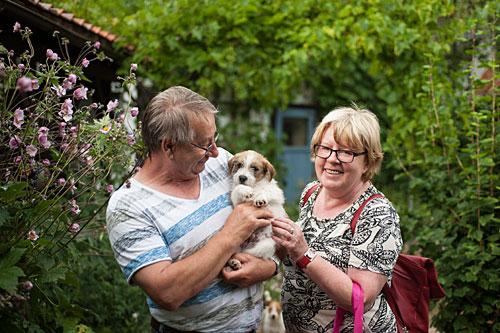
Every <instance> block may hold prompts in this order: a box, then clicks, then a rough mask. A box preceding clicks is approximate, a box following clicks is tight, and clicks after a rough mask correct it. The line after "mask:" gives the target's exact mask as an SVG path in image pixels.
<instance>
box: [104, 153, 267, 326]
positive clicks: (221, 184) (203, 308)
mask: <svg viewBox="0 0 500 333" xmlns="http://www.w3.org/2000/svg"><path fill="white" fill-rule="evenodd" d="M218 149H219V156H218V157H217V158H211V159H209V160H208V161H207V163H206V165H205V170H204V171H203V172H202V173H201V174H200V182H201V189H200V196H199V198H198V199H195V200H192V199H182V198H176V197H172V196H169V195H166V194H164V193H161V192H158V191H155V190H153V189H151V188H149V187H147V186H144V185H142V184H141V183H139V182H138V181H136V180H135V179H133V178H132V179H130V186H128V187H127V186H125V185H124V186H122V187H121V188H120V189H119V190H117V191H116V192H115V193H113V195H112V197H111V199H110V201H109V204H108V208H107V212H106V223H107V229H108V233H109V239H110V242H111V246H112V248H113V251H114V254H115V258H116V260H117V261H118V263H119V265H120V267H121V269H122V271H123V273H124V274H125V277H126V278H127V281H128V283H129V284H131V285H133V280H132V279H131V278H132V276H133V275H134V273H135V272H137V270H139V269H141V268H142V267H145V266H147V265H150V264H152V263H155V262H159V261H163V260H172V262H176V261H179V260H182V259H183V258H186V257H188V256H189V255H191V254H193V253H194V252H196V251H197V250H198V249H200V248H201V247H203V246H204V245H205V244H206V242H207V241H208V240H209V239H210V238H212V236H214V235H215V234H216V233H217V232H219V231H220V230H221V228H222V226H223V225H224V223H225V221H226V219H227V217H228V216H229V214H230V213H231V212H232V207H231V204H230V202H229V196H228V194H229V184H230V182H229V177H228V166H227V160H228V159H229V158H230V157H231V155H230V153H229V152H227V151H226V150H224V149H222V148H218ZM259 287H261V286H259V285H254V286H251V287H249V288H237V287H236V286H235V285H231V284H227V283H225V282H223V281H222V280H221V279H220V278H219V277H217V278H215V279H214V280H213V281H212V282H211V283H210V284H209V285H208V286H207V287H205V288H204V289H203V290H202V291H200V292H199V293H198V294H197V295H195V296H194V297H192V298H191V299H189V300H187V301H186V302H184V303H183V304H182V305H181V306H180V307H179V308H178V309H177V310H175V311H167V310H164V309H161V308H159V307H158V306H157V305H156V304H155V303H154V302H153V301H152V300H151V299H150V298H149V297H147V302H148V305H149V308H150V311H151V314H152V315H153V316H154V317H155V318H156V319H157V320H158V321H159V322H161V323H163V324H165V325H167V326H170V327H172V328H176V329H179V330H189V331H199V332H248V331H251V330H254V329H257V328H258V326H259V322H260V317H261V311H262V301H261V299H260V298H259V297H258V291H257V289H258V288H259ZM179 288H182V286H179Z"/></svg>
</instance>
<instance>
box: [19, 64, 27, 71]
mask: <svg viewBox="0 0 500 333" xmlns="http://www.w3.org/2000/svg"><path fill="white" fill-rule="evenodd" d="M17 69H18V70H19V72H22V71H24V70H25V69H26V66H24V64H19V65H17Z"/></svg>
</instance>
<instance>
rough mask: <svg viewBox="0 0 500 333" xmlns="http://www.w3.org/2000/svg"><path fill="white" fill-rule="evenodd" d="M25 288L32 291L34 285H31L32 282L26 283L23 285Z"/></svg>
mask: <svg viewBox="0 0 500 333" xmlns="http://www.w3.org/2000/svg"><path fill="white" fill-rule="evenodd" d="M23 288H24V290H31V289H33V283H31V282H30V281H26V282H24V283H23Z"/></svg>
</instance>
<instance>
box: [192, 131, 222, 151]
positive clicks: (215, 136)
mask: <svg viewBox="0 0 500 333" xmlns="http://www.w3.org/2000/svg"><path fill="white" fill-rule="evenodd" d="M219 134H220V133H219V132H215V133H214V141H213V142H212V143H211V144H209V145H208V146H207V147H206V148H205V147H202V146H200V145H197V144H196V143H192V142H188V143H189V144H190V145H193V146H195V147H196V148H200V149H203V150H204V151H205V156H207V155H208V154H210V151H211V150H212V148H213V146H214V145H215V143H216V142H217V139H219Z"/></svg>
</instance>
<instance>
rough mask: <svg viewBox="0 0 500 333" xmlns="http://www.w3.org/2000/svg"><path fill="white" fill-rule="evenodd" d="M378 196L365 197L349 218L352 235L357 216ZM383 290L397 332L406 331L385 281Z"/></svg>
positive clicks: (380, 195) (378, 195)
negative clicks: (392, 314)
mask: <svg viewBox="0 0 500 333" xmlns="http://www.w3.org/2000/svg"><path fill="white" fill-rule="evenodd" d="M378 197H383V195H382V194H379V193H377V194H374V195H372V196H371V197H369V198H368V199H366V200H365V202H363V203H362V204H361V206H360V207H359V208H358V210H357V211H356V213H355V214H354V217H353V218H352V220H351V232H352V234H353V235H354V230H355V229H356V223H357V222H358V219H359V216H360V215H361V212H362V211H363V208H364V207H365V205H366V204H367V203H368V202H369V201H370V200H372V199H374V198H378ZM383 292H384V296H385V299H386V301H387V303H388V304H389V306H390V307H391V309H392V312H393V313H394V315H395V317H396V322H397V325H398V332H399V331H402V332H406V325H405V324H404V322H403V316H402V315H401V311H400V310H399V307H398V304H397V303H396V300H395V299H394V296H393V294H392V290H391V287H389V285H388V284H387V283H386V284H385V285H384V288H383Z"/></svg>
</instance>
